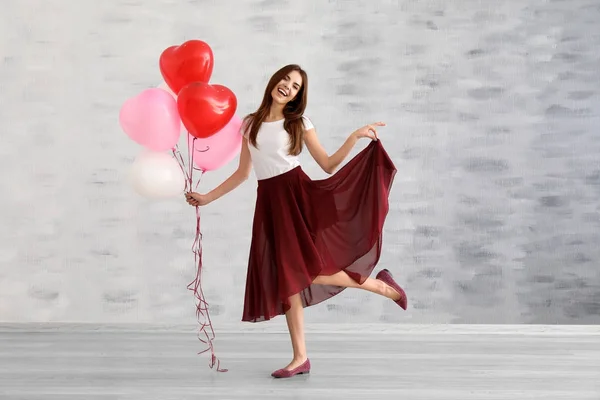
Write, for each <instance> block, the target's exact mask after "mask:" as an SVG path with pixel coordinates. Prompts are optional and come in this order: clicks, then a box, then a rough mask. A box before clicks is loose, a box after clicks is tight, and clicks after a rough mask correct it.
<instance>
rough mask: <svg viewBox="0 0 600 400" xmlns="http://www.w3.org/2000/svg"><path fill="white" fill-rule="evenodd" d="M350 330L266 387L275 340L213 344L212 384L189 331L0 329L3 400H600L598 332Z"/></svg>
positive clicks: (313, 337) (280, 360)
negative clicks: (306, 366)
mask: <svg viewBox="0 0 600 400" xmlns="http://www.w3.org/2000/svg"><path fill="white" fill-rule="evenodd" d="M357 329H361V330H360V332H361V333H352V332H353V331H354V330H353V329H347V330H346V331H344V332H341V333H335V332H332V331H321V332H319V331H318V330H317V331H311V332H309V333H308V334H307V340H308V344H309V352H310V357H311V361H312V364H313V369H312V371H311V374H310V375H307V376H297V377H294V378H292V379H287V380H275V379H273V378H271V377H270V373H271V371H272V370H274V369H277V368H279V367H281V366H283V365H285V363H287V362H288V361H289V360H288V357H289V354H290V352H289V343H288V337H287V335H286V334H285V333H283V332H281V333H268V332H267V333H265V332H246V333H245V334H241V333H235V332H227V333H218V334H217V341H216V343H217V346H218V347H217V355H218V356H219V357H220V358H221V359H222V362H223V364H224V366H225V367H227V368H229V370H230V371H229V372H227V373H217V372H215V371H214V370H210V369H209V368H208V356H207V355H206V354H205V355H201V356H198V355H196V354H195V352H196V351H197V350H198V349H200V343H199V342H198V340H197V338H196V336H195V334H194V332H193V331H191V332H190V331H182V330H169V329H163V330H136V329H124V330H119V329H112V330H110V329H98V328H97V327H91V326H90V327H89V328H79V329H67V328H64V329H61V328H60V327H55V328H53V329H46V328H40V329H38V328H36V329H32V328H31V326H20V325H10V326H7V325H0V399H27V400H42V399H43V400H50V399H52V400H71V399H72V400H75V399H77V400H85V399H94V400H99V399H140V400H141V399H143V400H149V399H162V400H167V399H177V400H184V399H330V400H333V399H384V398H385V399H388V398H389V399H407V400H419V399H427V400H437V399H461V400H465V399H478V400H484V399H509V400H525V399H543V400H551V399H569V400H576V399H590V400H599V399H600V329H594V328H592V329H590V328H589V327H588V328H587V330H585V329H583V330H582V331H581V332H580V331H578V330H577V329H576V328H572V329H567V330H566V331H557V332H554V331H552V330H550V331H539V332H538V331H534V332H531V331H526V332H521V333H520V332H518V331H514V332H513V331H510V330H509V329H506V328H504V330H502V328H501V327H499V330H498V331H495V330H494V328H493V327H492V328H490V327H488V328H486V330H483V331H478V329H477V328H476V327H475V328H473V329H471V330H469V329H463V330H462V331H459V332H457V331H456V329H454V330H453V329H441V328H440V329H437V330H436V329H435V328H433V329H432V328H425V329H423V330H419V329H408V328H407V329H406V330H403V329H402V327H398V328H396V329H395V330H393V331H385V330H383V331H382V330H380V331H377V330H375V329H371V330H369V329H365V328H364V327H357Z"/></svg>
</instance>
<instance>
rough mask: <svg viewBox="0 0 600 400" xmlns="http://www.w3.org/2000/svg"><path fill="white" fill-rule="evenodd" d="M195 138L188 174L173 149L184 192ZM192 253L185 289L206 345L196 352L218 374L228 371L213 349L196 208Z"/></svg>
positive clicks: (189, 177)
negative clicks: (190, 276)
mask: <svg viewBox="0 0 600 400" xmlns="http://www.w3.org/2000/svg"><path fill="white" fill-rule="evenodd" d="M195 140H196V138H194V139H193V141H192V147H191V149H188V150H189V151H188V155H189V159H188V160H189V164H188V165H189V166H190V168H189V173H188V171H186V170H185V165H184V162H183V157H182V156H181V152H180V151H179V148H178V147H177V146H176V147H175V149H173V155H174V157H175V159H176V160H177V162H178V163H179V166H180V167H181V170H182V171H183V173H184V175H185V177H186V185H185V191H186V192H188V191H191V190H192V187H193V171H194V169H195V168H194V156H193V153H194V152H193V150H192V149H194V147H193V146H194V142H195ZM203 174H204V171H203V170H200V177H199V178H198V182H197V183H196V187H198V185H199V184H200V180H201V179H202V175H203ZM192 252H193V253H194V261H195V263H196V277H195V278H194V280H193V281H192V282H190V283H189V284H188V285H187V289H188V290H191V291H192V292H193V293H194V299H195V300H194V301H195V303H196V319H197V320H198V323H199V325H200V327H199V330H198V335H197V336H198V340H199V341H200V342H202V343H203V344H205V345H207V348H206V349H204V350H202V351H200V352H198V355H200V354H203V353H206V352H207V351H210V352H211V356H210V361H209V363H208V366H209V367H210V368H211V369H212V368H214V367H215V365H216V370H217V371H218V372H227V371H228V370H227V369H225V368H221V361H220V360H219V359H218V358H217V357H216V355H215V347H214V343H213V341H214V339H215V337H216V335H215V330H214V328H213V325H212V321H211V318H210V313H209V304H208V302H207V301H206V298H205V297H204V291H203V290H202V231H201V229H200V208H199V207H196V235H195V238H194V242H193V244H192Z"/></svg>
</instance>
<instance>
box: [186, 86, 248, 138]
mask: <svg viewBox="0 0 600 400" xmlns="http://www.w3.org/2000/svg"><path fill="white" fill-rule="evenodd" d="M236 108H237V98H236V97H235V94H234V93H233V92H232V91H231V90H229V89H228V88H227V87H225V86H222V85H209V84H208V83H204V82H195V83H191V84H189V85H187V86H186V87H184V88H183V89H181V91H180V92H179V95H178V97H177V109H178V111H179V116H180V117H181V121H182V122H183V125H184V126H185V127H186V128H187V130H188V132H189V133H190V134H191V135H192V136H195V137H197V138H207V137H209V136H212V135H214V134H215V133H217V132H219V131H220V130H221V129H223V128H224V127H225V125H227V123H229V121H230V120H231V118H233V116H234V115H235V111H236Z"/></svg>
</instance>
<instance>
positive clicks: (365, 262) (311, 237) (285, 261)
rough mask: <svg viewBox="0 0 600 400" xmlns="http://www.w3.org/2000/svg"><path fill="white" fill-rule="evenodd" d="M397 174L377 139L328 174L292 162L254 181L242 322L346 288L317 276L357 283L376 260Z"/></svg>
mask: <svg viewBox="0 0 600 400" xmlns="http://www.w3.org/2000/svg"><path fill="white" fill-rule="evenodd" d="M395 174H396V168H395V166H394V164H393V162H392V160H391V159H390V157H389V156H388V154H387V153H386V151H385V150H384V148H383V146H382V144H381V141H380V140H378V141H372V142H371V143H370V144H369V145H368V146H367V147H366V148H365V149H364V150H362V151H361V152H360V153H358V154H357V155H356V156H355V157H353V158H352V159H351V160H350V161H349V162H348V163H347V164H346V165H344V166H343V167H342V168H341V169H340V170H339V171H337V172H336V173H335V174H333V175H331V176H330V177H328V178H326V179H322V180H311V179H310V178H309V177H308V176H307V175H306V174H305V173H304V172H303V171H302V169H301V167H296V168H295V169H293V170H291V171H288V172H286V173H283V174H281V175H277V176H275V177H272V178H268V179H263V180H259V181H258V188H257V198H256V207H255V213H254V221H253V226H252V242H251V246H250V255H249V261H248V272H247V278H246V293H245V298H244V310H243V316H242V321H248V322H260V321H266V320H269V319H271V318H273V317H275V316H278V315H281V314H284V313H285V312H287V310H288V309H289V307H290V303H289V300H288V298H289V297H290V296H292V295H294V294H297V293H300V297H301V300H302V304H303V306H304V307H308V306H311V305H315V304H318V303H320V302H322V301H324V300H327V299H329V298H331V297H333V296H335V295H336V294H338V293H340V292H341V291H342V290H344V288H343V287H339V286H329V285H319V284H314V283H312V282H313V280H314V279H315V278H316V277H317V276H318V275H332V274H335V273H338V272H340V271H345V272H346V273H347V274H348V275H349V276H350V277H351V278H352V279H353V280H354V281H356V282H357V283H359V284H362V283H363V282H364V281H365V280H366V279H367V278H368V277H369V276H370V275H371V273H372V272H373V269H374V268H375V265H376V264H377V262H378V261H379V257H380V254H381V244H382V231H383V225H384V221H385V219H386V216H387V213H388V210H389V203H388V199H389V193H390V189H391V186H392V182H393V179H394V176H395Z"/></svg>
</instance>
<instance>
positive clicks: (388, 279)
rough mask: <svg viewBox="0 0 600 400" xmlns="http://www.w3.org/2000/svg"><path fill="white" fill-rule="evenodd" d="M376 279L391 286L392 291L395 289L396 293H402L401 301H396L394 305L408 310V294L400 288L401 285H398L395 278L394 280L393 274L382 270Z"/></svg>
mask: <svg viewBox="0 0 600 400" xmlns="http://www.w3.org/2000/svg"><path fill="white" fill-rule="evenodd" d="M375 279H379V280H380V281H382V282H385V283H386V284H387V285H388V286H391V287H392V289H394V290H395V291H396V292H398V293H400V299H398V300H395V301H394V303H396V304H398V305H399V306H400V307H402V308H403V309H404V310H406V307H407V306H408V300H407V298H406V293H405V292H404V290H403V289H402V288H401V287H400V285H398V284H397V283H396V281H394V278H392V273H391V272H390V271H388V270H387V269H382V270H381V271H379V273H378V274H377V276H376V277H375Z"/></svg>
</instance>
